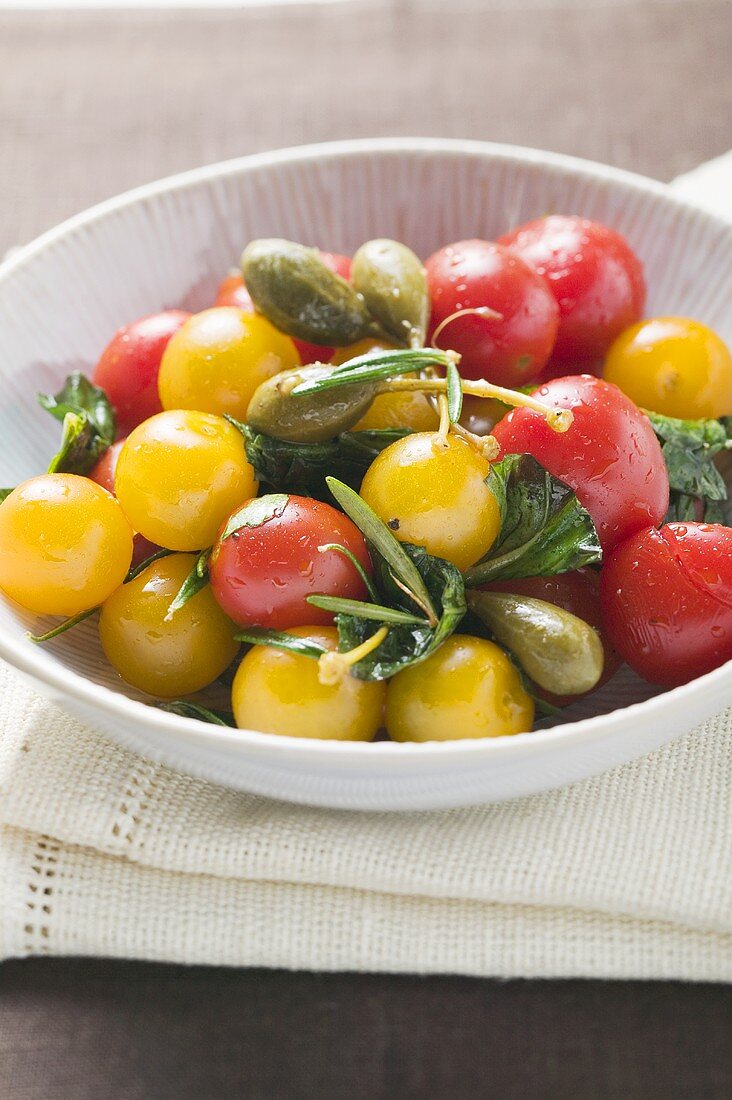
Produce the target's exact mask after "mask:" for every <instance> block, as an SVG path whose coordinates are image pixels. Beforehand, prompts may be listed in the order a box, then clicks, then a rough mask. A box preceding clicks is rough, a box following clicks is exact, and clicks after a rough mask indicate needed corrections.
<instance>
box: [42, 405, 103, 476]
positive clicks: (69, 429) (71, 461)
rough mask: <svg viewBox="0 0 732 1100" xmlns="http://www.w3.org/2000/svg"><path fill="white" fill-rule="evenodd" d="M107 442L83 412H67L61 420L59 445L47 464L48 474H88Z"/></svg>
mask: <svg viewBox="0 0 732 1100" xmlns="http://www.w3.org/2000/svg"><path fill="white" fill-rule="evenodd" d="M107 447H108V444H107V443H105V441H104V440H103V439H102V437H101V436H100V434H99V432H98V431H97V429H96V426H95V425H94V423H93V422H92V421H91V419H90V418H89V414H88V413H85V412H68V413H66V416H65V417H64V421H63V435H62V437H61V446H60V448H59V450H58V452H57V453H56V454H55V455H54V457H53V458H52V459H51V461H50V463H49V465H48V473H49V474H81V475H85V474H88V473H89V472H90V471H91V470H92V469H93V468H94V466H96V464H97V462H98V461H99V459H100V458H101V457H102V455H103V454H104V452H105V451H106V450H107Z"/></svg>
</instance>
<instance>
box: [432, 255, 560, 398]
mask: <svg viewBox="0 0 732 1100" xmlns="http://www.w3.org/2000/svg"><path fill="white" fill-rule="evenodd" d="M425 269H426V272H427V284H428V287H429V293H430V299H431V303H432V316H431V321H430V331H431V333H433V334H434V333H435V331H436V329H437V327H438V326H439V325H440V324H441V323H442V322H443V321H445V320H446V319H447V318H448V317H450V316H452V314H453V313H457V312H459V311H460V310H463V309H478V308H481V307H485V306H487V307H488V308H490V309H492V310H494V311H495V312H496V313H498V314H500V317H486V316H478V315H476V314H465V315H464V316H462V317H456V318H455V319H454V320H452V321H450V322H449V324H446V325H445V327H444V328H443V329H442V331H441V332H440V333H438V335H437V340H436V343H437V344H438V345H439V347H441V348H452V349H453V350H454V351H457V352H459V353H460V355H461V356H462V358H461V360H460V373H461V374H462V375H463V377H465V378H487V379H488V380H489V381H490V382H495V383H496V384H497V385H501V386H524V385H527V384H529V383H530V382H533V381H535V380H536V379H537V378H538V377H539V375H540V374H541V372H542V370H543V368H544V366H545V365H546V363H547V361H548V359H549V356H550V355H551V352H552V348H553V347H554V341H555V339H556V336H557V327H558V324H559V309H558V307H557V303H556V302H555V300H554V298H553V296H552V293H551V291H550V290H549V287H548V286H547V284H546V282H545V280H544V279H543V278H542V277H541V276H540V275H537V273H536V272H535V271H534V270H533V268H531V267H529V266H528V264H525V263H524V261H523V260H522V259H521V258H520V257H519V256H516V255H515V254H514V253H513V252H511V251H509V249H507V248H503V247H502V246H501V245H500V244H493V243H492V242H490V241H479V240H471V241H457V242H456V243H455V244H450V245H447V246H446V247H445V248H441V249H440V250H439V252H435V253H434V254H433V255H432V256H430V258H429V259H428V260H427V263H426V265H425Z"/></svg>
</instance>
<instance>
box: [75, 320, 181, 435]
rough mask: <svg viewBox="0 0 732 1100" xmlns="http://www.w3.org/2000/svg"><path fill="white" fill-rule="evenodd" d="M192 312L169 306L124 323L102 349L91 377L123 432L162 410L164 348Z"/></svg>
mask: <svg viewBox="0 0 732 1100" xmlns="http://www.w3.org/2000/svg"><path fill="white" fill-rule="evenodd" d="M190 316H191V315H190V313H184V312H183V311H182V310H179V309H169V310H165V311H164V312H163V313H153V314H152V315H151V316H150V317H143V318H141V320H139V321H133V323H132V324H131V325H123V326H122V328H120V329H118V330H117V332H116V333H115V334H114V336H113V337H112V339H111V340H110V342H109V344H107V346H106V348H105V349H104V351H103V352H102V355H101V358H100V359H99V362H98V363H97V365H96V367H95V368H94V373H93V375H92V381H93V382H94V384H95V385H97V386H100V387H101V388H102V389H103V390H104V392H105V393H106V395H107V397H108V398H109V400H110V402H111V404H112V406H113V408H114V411H115V415H116V417H117V428H118V430H119V432H120V434H124V435H127V434H128V433H129V432H131V431H132V429H133V428H135V427H137V425H138V424H141V423H142V421H143V420H147V418H148V417H149V416H154V415H155V413H159V412H160V411H161V409H162V407H163V406H162V405H161V404H160V397H159V396H158V373H159V371H160V362H161V360H162V358H163V352H164V351H165V349H166V347H167V346H168V341H169V340H170V338H171V337H172V336H174V335H175V333H176V332H177V331H178V329H179V328H181V326H182V325H184V324H185V322H186V321H187V320H188V318H189V317H190Z"/></svg>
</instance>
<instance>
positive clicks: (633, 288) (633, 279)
mask: <svg viewBox="0 0 732 1100" xmlns="http://www.w3.org/2000/svg"><path fill="white" fill-rule="evenodd" d="M499 241H500V243H501V244H503V245H506V246H507V247H508V248H510V249H511V251H513V252H514V253H515V254H516V255H517V256H521V258H522V259H523V260H525V261H526V263H527V264H529V265H530V266H531V267H532V268H533V269H534V270H535V271H537V272H538V273H539V274H540V275H543V276H544V278H545V279H546V280H547V282H548V285H549V289H550V291H551V293H552V294H553V295H554V298H555V299H556V302H557V304H558V306H559V331H558V334H557V341H556V345H555V347H554V351H553V353H552V363H553V364H557V368H558V369H557V371H555V373H558V372H559V369H560V368H561V367H562V365H563V366H564V367H565V368H566V367H572V368H573V370H575V371H577V370H579V369H584V368H585V367H588V368H589V367H590V365H591V364H593V363H596V362H598V361H600V360H602V358H603V356H604V355H605V352H606V351H607V349H608V348H609V347H610V344H611V343H612V341H613V340H614V339H615V337H616V336H617V335H618V333H620V332H622V330H623V329H624V328H627V327H628V326H629V325H632V324H635V322H636V321H637V320H638V319H639V318H640V317H641V315H642V313H643V306H644V304H645V300H646V283H645V279H644V277H643V265H642V264H641V262H640V260H639V259H638V257H637V256H636V254H635V252H634V251H633V250H632V248H631V247H630V245H629V244H628V242H627V241H626V240H625V238H624V237H623V236H621V235H620V233H617V232H616V231H615V230H614V229H610V227H609V226H607V225H602V224H601V223H600V222H595V221H590V219H589V218H580V217H577V216H575V215H568V214H552V215H550V216H549V217H546V218H537V219H536V220H535V221H531V222H526V223H525V225H520V226H519V227H518V228H517V229H514V230H512V231H511V232H510V233H506V234H505V235H504V236H503V237H500V238H499Z"/></svg>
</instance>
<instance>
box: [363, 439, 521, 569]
mask: <svg viewBox="0 0 732 1100" xmlns="http://www.w3.org/2000/svg"><path fill="white" fill-rule="evenodd" d="M435 439H436V436H435V433H433V432H418V433H415V434H414V435H407V436H405V437H404V439H399V440H397V441H396V443H392V444H391V445H390V446H389V447H386V448H385V449H384V450H383V451H382V452H381V454H380V455H379V456H378V457H377V458H376V459H374V461H373V462H372V464H371V466H369V468H368V470H367V471H366V477H365V478H364V480H363V484H362V485H361V496H362V497H363V499H364V500H365V501H366V503H367V504H369V505H370V506H371V507H372V508H373V510H374V511H375V512H376V514H377V516H379V518H380V519H382V520H383V521H384V523H386V524H388V526H389V527H390V528H391V530H392V531H393V532H394V534H395V535H396V537H397V538H398V539H401V541H402V542H412V543H415V544H416V545H418V546H424V547H425V549H426V550H427V552H428V553H429V554H434V555H435V556H436V557H438V558H445V559H447V561H451V562H452V563H453V564H454V565H456V566H457V567H458V569H467V568H468V566H470V565H474V564H475V562H477V561H478V560H479V559H480V558H482V557H483V555H484V554H485V553H486V552H487V551H488V550H489V549H490V547H491V546H492V545H493V542H494V541H495V538H496V536H497V534H498V531H499V529H500V523H501V520H500V513H499V509H498V504H497V502H496V498H495V497H494V496H493V493H492V492H491V491H490V489H489V488H488V486H487V485H486V483H485V479H486V477H487V476H488V471H489V468H490V467H489V463H488V461H487V460H486V459H485V458H483V456H482V455H480V454H478V452H477V451H476V450H475V449H474V448H473V447H471V446H470V445H469V444H468V443H466V442H465V441H464V440H462V439H459V438H458V437H457V436H455V435H452V434H450V435H448V437H447V447H446V448H444V449H442V448H440V447H439V445H438V444H437V443H436V442H435Z"/></svg>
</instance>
